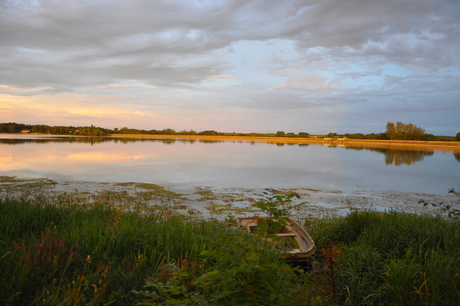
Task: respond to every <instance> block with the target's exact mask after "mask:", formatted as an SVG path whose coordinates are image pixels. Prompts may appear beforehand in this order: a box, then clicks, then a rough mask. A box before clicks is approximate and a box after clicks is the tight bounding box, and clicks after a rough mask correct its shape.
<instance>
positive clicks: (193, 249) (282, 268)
mask: <svg viewBox="0 0 460 306" xmlns="http://www.w3.org/2000/svg"><path fill="white" fill-rule="evenodd" d="M37 203H38V204H37ZM50 203H52V204H47V201H46V198H40V199H38V200H34V199H33V198H7V199H2V198H0V237H1V238H0V239H1V240H0V284H2V286H0V305H109V304H114V305H135V304H137V303H140V302H141V301H142V300H144V299H145V298H146V295H147V296H157V295H158V294H161V296H162V298H166V299H167V298H168V297H169V296H171V299H174V301H178V299H179V298H182V297H183V298H184V300H185V299H188V300H189V301H192V300H193V299H195V300H194V301H195V302H196V303H195V302H193V303H195V305H235V303H236V304H239V305H285V304H286V305H287V304H290V305H291V304H294V305H327V304H328V301H329V295H328V292H326V293H325V294H322V295H312V294H311V293H310V292H309V290H306V289H305V287H304V285H305V284H307V283H309V284H310V285H311V286H313V283H312V282H311V280H310V279H308V277H309V275H308V274H306V275H303V274H302V275H299V274H296V273H295V271H296V269H295V268H293V267H291V266H289V265H288V264H287V263H285V262H283V261H281V260H280V257H281V256H280V255H281V253H280V252H281V250H273V249H272V248H265V249H262V250H261V249H259V246H260V242H259V241H257V240H255V238H254V237H253V236H250V235H248V234H247V233H245V232H243V231H242V230H239V229H236V228H235V227H232V226H229V225H228V224H226V223H225V222H218V221H213V220H207V221H204V220H198V219H193V218H190V217H187V216H183V215H170V214H169V210H168V208H166V210H167V211H164V212H162V211H161V210H158V209H157V208H155V210H152V211H149V210H148V209H146V208H145V207H144V208H143V210H142V213H137V212H136V213H135V212H132V211H130V210H126V209H124V208H121V207H116V206H115V207H111V206H108V205H107V204H109V203H105V204H95V205H86V206H85V205H81V204H79V205H76V204H69V205H66V204H65V202H60V203H55V202H53V201H50ZM146 280H147V281H146ZM145 285H147V286H148V287H147V289H150V288H155V289H156V293H146V292H145V291H144V290H143V288H144V286H145ZM177 288H180V290H179V291H177V290H178V289H177ZM136 290H137V291H136ZM138 290H141V291H138ZM135 292H137V293H138V294H135ZM178 292H179V293H180V294H179V293H178ZM299 297H300V298H299ZM197 299H199V301H198V300H197ZM193 303H192V304H191V305H194V304H193ZM184 305H185V304H184Z"/></svg>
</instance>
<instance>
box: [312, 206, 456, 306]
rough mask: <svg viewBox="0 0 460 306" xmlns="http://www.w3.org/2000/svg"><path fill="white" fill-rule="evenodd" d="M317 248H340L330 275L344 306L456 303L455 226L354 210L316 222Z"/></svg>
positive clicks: (436, 220)
mask: <svg viewBox="0 0 460 306" xmlns="http://www.w3.org/2000/svg"><path fill="white" fill-rule="evenodd" d="M310 233H311V234H312V235H313V236H314V237H316V242H317V244H318V245H319V248H321V247H322V246H324V245H325V244H326V240H327V239H331V240H332V241H333V243H334V244H336V245H338V246H340V248H341V252H340V253H339V256H338V258H337V263H336V272H337V282H338V288H339V295H340V299H341V301H342V303H343V304H346V305H460V302H459V301H460V273H459V271H460V223H459V222H458V221H456V220H449V219H445V218H441V217H439V216H438V217H432V216H421V215H414V214H407V213H401V212H394V211H392V212H387V213H380V212H372V211H354V212H351V213H350V214H349V215H348V216H346V217H344V218H332V219H328V220H324V219H323V220H317V221H316V222H315V223H313V224H312V229H311V231H310Z"/></svg>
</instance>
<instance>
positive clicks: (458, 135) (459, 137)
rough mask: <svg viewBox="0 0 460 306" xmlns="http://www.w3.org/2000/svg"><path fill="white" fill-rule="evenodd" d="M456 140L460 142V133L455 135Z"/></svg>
mask: <svg viewBox="0 0 460 306" xmlns="http://www.w3.org/2000/svg"><path fill="white" fill-rule="evenodd" d="M455 140H457V141H460V132H458V133H457V135H455Z"/></svg>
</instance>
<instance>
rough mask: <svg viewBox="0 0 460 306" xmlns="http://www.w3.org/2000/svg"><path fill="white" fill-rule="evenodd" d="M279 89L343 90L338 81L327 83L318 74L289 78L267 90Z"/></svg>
mask: <svg viewBox="0 0 460 306" xmlns="http://www.w3.org/2000/svg"><path fill="white" fill-rule="evenodd" d="M281 88H292V89H302V90H318V89H325V90H344V89H343V87H342V84H341V83H340V81H339V80H337V79H332V80H330V81H328V79H327V78H326V77H324V76H322V75H320V74H312V75H301V76H295V77H292V76H291V77H289V78H288V79H287V80H286V81H285V82H284V84H283V85H280V86H276V87H273V88H269V90H273V89H281Z"/></svg>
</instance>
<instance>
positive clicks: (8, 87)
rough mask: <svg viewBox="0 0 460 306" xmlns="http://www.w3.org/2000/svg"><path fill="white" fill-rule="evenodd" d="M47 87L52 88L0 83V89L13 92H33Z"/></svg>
mask: <svg viewBox="0 0 460 306" xmlns="http://www.w3.org/2000/svg"><path fill="white" fill-rule="evenodd" d="M47 89H52V88H51V87H34V88H19V87H13V86H9V85H0V91H3V92H11V93H26V92H31V91H42V90H47Z"/></svg>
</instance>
